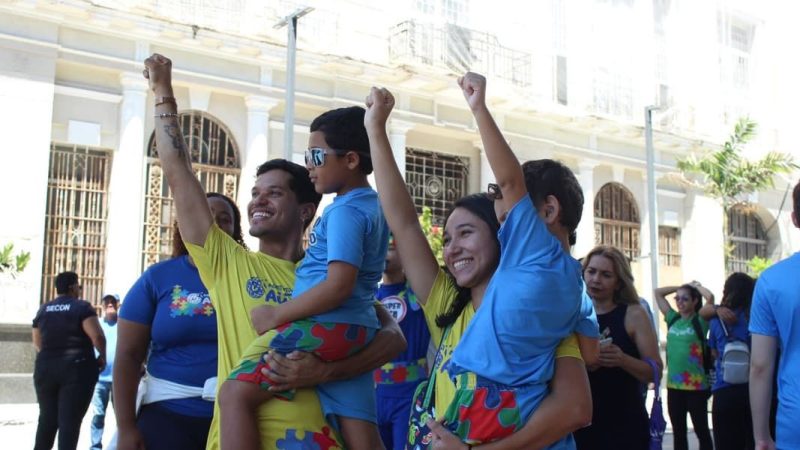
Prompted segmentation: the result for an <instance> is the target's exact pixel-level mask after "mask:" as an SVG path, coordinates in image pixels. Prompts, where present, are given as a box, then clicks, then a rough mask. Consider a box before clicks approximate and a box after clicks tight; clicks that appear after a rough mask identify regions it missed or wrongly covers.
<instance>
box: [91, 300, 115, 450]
mask: <svg viewBox="0 0 800 450" xmlns="http://www.w3.org/2000/svg"><path fill="white" fill-rule="evenodd" d="M100 304H101V305H102V307H103V320H101V321H100V328H101V329H102V330H103V334H104V335H105V336H106V367H105V369H103V371H102V372H100V376H99V377H98V378H97V384H95V386H94V395H93V396H92V408H93V409H94V415H93V416H92V428H91V433H92V447H91V448H92V450H100V449H101V448H103V428H105V424H106V408H108V401H109V399H110V400H111V401H112V403H113V401H114V398H113V396H112V395H111V371H112V370H113V368H114V355H115V354H116V352H117V309H118V308H119V296H118V295H117V294H107V295H105V296H104V297H103V299H102V300H101V301H100Z"/></svg>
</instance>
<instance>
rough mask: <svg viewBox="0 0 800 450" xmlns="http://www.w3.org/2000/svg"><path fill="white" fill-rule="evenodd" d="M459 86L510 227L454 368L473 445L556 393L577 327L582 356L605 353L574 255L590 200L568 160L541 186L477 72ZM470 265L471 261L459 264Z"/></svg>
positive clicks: (460, 422) (458, 425) (507, 430)
mask: <svg viewBox="0 0 800 450" xmlns="http://www.w3.org/2000/svg"><path fill="white" fill-rule="evenodd" d="M458 84H459V86H460V87H461V89H462V91H463V94H464V97H465V99H466V100H467V103H468V105H469V107H470V109H471V110H472V113H473V115H474V117H475V120H476V122H477V124H478V130H479V132H480V135H481V139H482V141H483V145H484V148H485V151H486V156H487V158H488V160H489V165H490V166H491V168H492V172H493V173H494V175H495V178H496V179H497V184H490V186H489V195H490V196H491V197H493V199H494V205H495V212H496V214H497V217H498V220H499V221H500V223H501V224H502V225H501V227H500V230H499V232H498V239H499V241H500V260H499V264H498V267H497V270H496V271H495V273H494V275H493V276H492V279H491V281H490V282H489V284H488V286H487V287H486V292H485V294H484V300H483V305H482V306H481V308H480V309H479V310H477V311H476V313H475V318H474V319H473V320H472V322H471V323H470V325H469V326H468V327H467V329H466V331H465V333H464V336H463V337H462V339H461V341H460V343H459V344H458V346H457V347H456V348H455V351H454V352H453V355H452V358H451V360H450V363H449V368H448V372H449V374H450V376H451V378H453V379H454V380H455V382H456V388H457V392H456V397H455V399H454V400H453V402H452V403H450V405H449V407H448V408H447V411H446V412H445V424H446V426H447V427H448V428H449V429H450V430H451V431H453V432H454V433H455V434H456V435H458V436H459V437H461V439H462V440H463V441H464V442H466V443H468V444H473V443H482V442H488V441H492V440H497V439H502V438H503V437H505V436H508V435H510V434H512V433H513V432H515V431H517V430H518V429H520V428H521V427H522V425H523V424H524V423H525V421H526V420H527V418H528V417H530V416H531V415H532V414H533V412H534V411H535V410H536V408H537V407H538V405H539V404H540V403H541V401H542V399H543V398H544V397H545V395H546V394H547V383H548V382H549V381H550V380H551V379H552V377H553V370H554V362H555V349H556V347H557V346H558V344H559V342H560V341H561V340H562V339H564V338H566V337H567V336H569V335H570V334H572V333H573V332H577V334H578V339H579V342H580V343H581V348H582V353H584V354H585V355H587V354H594V355H596V354H597V351H598V339H597V338H598V334H599V333H598V329H597V320H596V317H595V314H594V308H593V307H592V305H591V301H590V300H589V299H588V297H587V296H585V295H584V293H585V289H584V282H583V277H582V274H581V266H580V264H579V263H578V261H576V260H575V259H574V258H572V256H570V254H569V249H570V245H571V243H572V242H574V241H575V228H576V227H577V224H578V222H579V221H580V213H581V211H582V205H583V194H582V192H581V191H580V186H579V184H578V183H577V180H575V179H574V175H573V174H572V173H571V172H569V169H566V167H564V170H561V171H559V170H551V171H549V173H551V174H554V175H553V176H559V177H562V180H563V182H562V183H560V186H559V189H557V190H555V191H553V192H550V191H545V190H543V189H539V188H537V186H536V185H537V184H538V185H539V186H545V185H546V184H547V180H543V179H533V180H528V179H527V178H526V176H525V175H524V174H523V168H522V167H521V166H520V164H519V162H518V160H517V157H516V155H514V153H513V151H512V150H511V148H510V147H509V146H508V143H507V142H506V140H505V139H504V138H503V135H502V134H501V133H500V130H499V129H498V127H497V124H496V123H495V122H494V119H493V118H492V116H491V113H490V112H489V110H488V108H487V106H486V98H485V95H486V79H485V78H484V77H483V76H481V75H478V74H475V73H471V72H468V73H466V74H465V75H464V76H463V77H461V78H459V80H458ZM526 164H528V165H529V166H531V167H529V168H526V171H529V170H530V171H533V172H536V171H537V170H536V169H537V167H538V166H541V167H540V169H539V170H538V173H540V174H541V173H547V172H548V170H546V169H548V168H550V166H552V165H556V166H558V167H561V166H560V165H558V163H556V162H555V161H552V160H539V161H532V162H528V163H526ZM570 181H572V182H570ZM526 182H528V183H527V184H526ZM530 182H533V184H534V186H533V188H532V189H531V188H529V186H528V185H530V184H531V183H530ZM537 182H538V183H537ZM468 264H469V261H468V260H464V261H463V264H458V263H457V264H456V265H455V268H456V270H458V269H459V268H461V267H463V266H466V265H468ZM584 349H585V352H584ZM584 359H587V362H589V363H590V364H592V363H594V361H589V360H591V359H593V358H591V357H586V356H585V357H584Z"/></svg>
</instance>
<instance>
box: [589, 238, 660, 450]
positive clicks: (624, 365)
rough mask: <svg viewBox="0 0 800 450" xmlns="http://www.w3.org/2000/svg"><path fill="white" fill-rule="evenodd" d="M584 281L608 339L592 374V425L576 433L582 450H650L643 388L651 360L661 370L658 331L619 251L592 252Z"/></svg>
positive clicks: (650, 378) (649, 378) (602, 343)
mask: <svg viewBox="0 0 800 450" xmlns="http://www.w3.org/2000/svg"><path fill="white" fill-rule="evenodd" d="M583 279H584V281H585V282H586V289H587V292H588V293H589V296H590V297H591V298H592V303H593V304H594V309H595V311H596V312H597V321H598V322H599V324H600V332H601V336H602V337H603V339H602V340H601V341H600V361H599V363H598V364H597V365H595V366H593V367H590V368H589V383H590V384H591V387H592V410H593V413H592V424H591V425H589V426H588V427H586V428H583V429H580V430H578V431H576V432H575V440H576V441H577V444H578V449H580V450H590V449H591V450H594V449H598V450H600V449H609V450H616V449H626V450H643V449H646V448H647V446H648V442H649V438H650V433H649V421H648V417H647V410H646V409H645V404H644V402H643V401H642V393H641V392H642V391H641V387H642V384H645V385H646V384H647V383H650V382H652V381H653V375H654V373H653V367H652V366H651V365H650V363H649V362H648V361H647V359H650V361H652V363H653V364H655V366H656V370H657V371H658V372H659V373H661V370H662V363H661V356H660V355H659V352H658V340H657V339H656V333H655V329H654V328H653V326H652V325H651V322H650V317H649V316H648V315H647V311H645V309H644V308H643V307H642V306H641V305H640V304H639V295H638V294H637V293H636V288H635V287H634V285H633V274H632V273H631V267H630V264H628V259H627V258H626V256H625V255H624V254H623V253H622V252H621V251H619V249H617V248H614V247H609V246H604V245H601V246H598V247H595V248H594V249H592V251H590V252H589V254H588V255H586V257H585V258H584V259H583ZM657 388H658V387H657Z"/></svg>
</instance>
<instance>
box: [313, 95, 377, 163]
mask: <svg viewBox="0 0 800 450" xmlns="http://www.w3.org/2000/svg"><path fill="white" fill-rule="evenodd" d="M365 114H366V110H365V109H364V108H362V107H360V106H350V107H347V108H339V109H332V110H330V111H328V112H325V113H322V114H321V115H320V116H318V117H317V118H316V119H314V121H313V122H311V132H312V133H313V132H315V131H321V132H322V134H323V135H325V142H326V143H327V144H328V145H329V146H330V147H331V149H333V150H337V151H339V152H350V151H352V152H356V153H358V161H359V162H358V168H359V169H360V170H361V172H362V173H363V174H364V175H369V174H371V173H372V157H371V156H370V153H369V137H367V129H366V128H365V127H364V115H365Z"/></svg>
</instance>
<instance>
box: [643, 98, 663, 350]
mask: <svg viewBox="0 0 800 450" xmlns="http://www.w3.org/2000/svg"><path fill="white" fill-rule="evenodd" d="M660 110H661V108H660V107H658V106H652V105H651V106H645V108H644V142H645V148H646V152H647V207H648V209H649V210H650V214H648V217H649V219H650V220H649V221H648V222H649V225H650V284H651V287H652V289H655V288H657V287H658V263H659V255H658V204H657V195H656V168H655V164H656V162H655V159H656V157H655V150H654V149H653V111H660ZM652 295H653V293H652V292H651V293H650V296H652ZM652 310H653V317H654V319H655V323H658V311H659V310H658V308H657V307H656V308H652ZM658 334H660V333H659V327H656V336H657V335H658Z"/></svg>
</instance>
